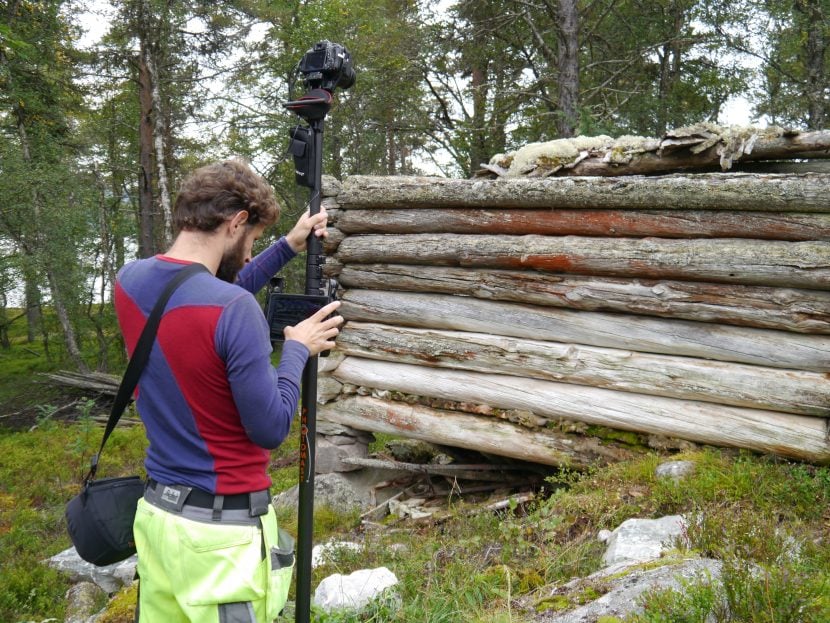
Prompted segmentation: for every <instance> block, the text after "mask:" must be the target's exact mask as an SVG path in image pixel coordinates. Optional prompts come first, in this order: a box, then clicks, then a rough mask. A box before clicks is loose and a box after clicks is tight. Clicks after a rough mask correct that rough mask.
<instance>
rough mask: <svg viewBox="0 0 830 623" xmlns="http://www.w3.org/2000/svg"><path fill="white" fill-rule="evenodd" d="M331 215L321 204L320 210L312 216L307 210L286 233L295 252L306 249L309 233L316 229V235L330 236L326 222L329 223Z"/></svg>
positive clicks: (286, 237) (289, 244) (321, 236)
mask: <svg viewBox="0 0 830 623" xmlns="http://www.w3.org/2000/svg"><path fill="white" fill-rule="evenodd" d="M328 218H329V215H328V214H326V209H325V208H324V207H322V206H320V211H319V212H318V213H317V214H315V215H314V216H310V215H309V213H308V212H307V211H306V212H304V213H303V215H302V216H301V217H300V218H299V220H298V221H297V224H296V225H294V227H293V229H292V230H291V231H290V232H288V233H287V234H286V235H285V239H286V241H287V242H288V246H290V247H291V250H292V251H294V253H300V252H302V251H305V249H306V246H307V244H306V241H307V238H308V235H309V234H310V233H311V232H312V231H314V235H315V236H317V237H318V238H325V237H326V236H328V232H327V231H326V224H327V223H328Z"/></svg>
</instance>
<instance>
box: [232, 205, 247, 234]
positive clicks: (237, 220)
mask: <svg viewBox="0 0 830 623" xmlns="http://www.w3.org/2000/svg"><path fill="white" fill-rule="evenodd" d="M247 222H248V211H247V210H240V211H239V212H237V213H236V214H234V215H233V218H231V220H230V223H229V225H230V228H231V231H233V230H235V229H237V228H238V227H241V226H242V225H244V224H245V223H247Z"/></svg>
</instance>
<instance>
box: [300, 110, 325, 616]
mask: <svg viewBox="0 0 830 623" xmlns="http://www.w3.org/2000/svg"><path fill="white" fill-rule="evenodd" d="M309 123H310V127H311V131H312V142H311V144H312V145H313V150H314V153H313V155H312V159H313V162H314V185H313V186H312V188H311V202H310V206H309V212H310V214H311V215H312V216H313V215H315V214H318V213H319V212H320V202H321V190H322V189H321V187H322V177H323V176H322V169H323V123H324V120H323V119H319V120H314V121H310V122H309ZM324 262H325V256H324V255H323V243H322V241H321V240H320V239H319V238H318V237H317V236H315V235H314V232H313V231H312V232H311V233H310V234H309V236H308V250H307V256H306V273H305V274H306V290H305V293H306V294H311V295H320V294H324V291H323V263H324ZM317 363H318V357H317V356H316V355H315V356H314V357H309V358H308V362H306V366H305V368H304V369H303V386H302V400H301V407H300V500H299V509H298V512H297V586H296V597H295V599H296V602H295V603H296V606H295V607H296V610H295V614H296V617H295V621H296V622H297V623H309V622H310V620H311V549H312V547H313V536H314V462H315V458H316V457H315V452H316V447H317V444H316V441H315V439H316V435H317Z"/></svg>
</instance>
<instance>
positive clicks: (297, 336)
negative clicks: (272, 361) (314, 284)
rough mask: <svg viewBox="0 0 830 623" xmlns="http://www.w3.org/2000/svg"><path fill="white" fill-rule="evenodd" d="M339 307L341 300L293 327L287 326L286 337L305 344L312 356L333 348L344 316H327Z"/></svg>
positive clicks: (284, 332)
mask: <svg viewBox="0 0 830 623" xmlns="http://www.w3.org/2000/svg"><path fill="white" fill-rule="evenodd" d="M338 307H340V301H333V302H331V303H329V304H328V305H326V306H325V307H322V308H320V310H318V311H317V312H316V313H315V314H314V315H313V316H310V317H309V318H306V319H305V320H303V321H302V322H298V323H297V324H296V325H294V326H293V327H285V329H283V334H284V335H285V339H286V340H296V341H298V342H300V343H302V344H304V345H305V347H306V348H307V349H308V352H309V356H311V357H313V356H315V355H319V354H320V353H322V352H323V351H324V350H331V349H332V348H334V346H335V344H334V338H335V337H337V334H338V333H340V329H339V327H340V325H341V324H343V316H339V315H337V316H333V317H332V318H328V319H326V318H327V317H328V316H329V315H331V314H333V313H334V312H335V311H336V310H337V308H338Z"/></svg>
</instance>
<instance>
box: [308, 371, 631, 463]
mask: <svg viewBox="0 0 830 623" xmlns="http://www.w3.org/2000/svg"><path fill="white" fill-rule="evenodd" d="M347 361H348V360H347ZM317 414H318V417H319V418H320V419H321V420H326V421H330V422H336V423H338V424H344V425H346V426H350V427H352V428H357V429H358V430H366V431H372V432H381V433H390V434H393V435H401V436H403V437H408V438H411V439H421V440H423V441H428V442H430V443H437V444H442V445H448V446H454V447H457V448H468V449H471V450H477V451H479V452H486V453H489V454H495V455H497V456H507V457H511V458H514V459H521V460H523V461H531V462H534V463H541V464H543V465H563V466H565V465H566V466H570V467H574V468H578V469H585V468H588V467H591V466H593V465H597V464H604V463H613V462H615V461H620V460H624V459H627V458H631V457H632V456H633V455H634V453H633V452H632V451H631V450H629V449H626V448H623V447H622V446H620V445H616V444H613V443H604V442H602V441H600V440H599V439H596V438H593V437H588V436H582V435H569V434H566V433H560V432H558V431H555V430H552V429H547V430H539V431H533V430H528V429H526V428H524V427H522V426H519V425H517V424H512V423H510V422H504V421H501V420H497V419H493V418H489V417H481V416H476V415H470V414H467V413H460V412H458V411H444V410H440V409H431V408H429V407H424V406H420V405H409V404H406V403H402V402H393V401H387V400H380V399H377V398H370V397H367V396H354V397H350V398H345V399H342V400H338V401H337V402H334V403H330V404H327V405H323V406H321V407H320V408H319V409H318V411H317Z"/></svg>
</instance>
